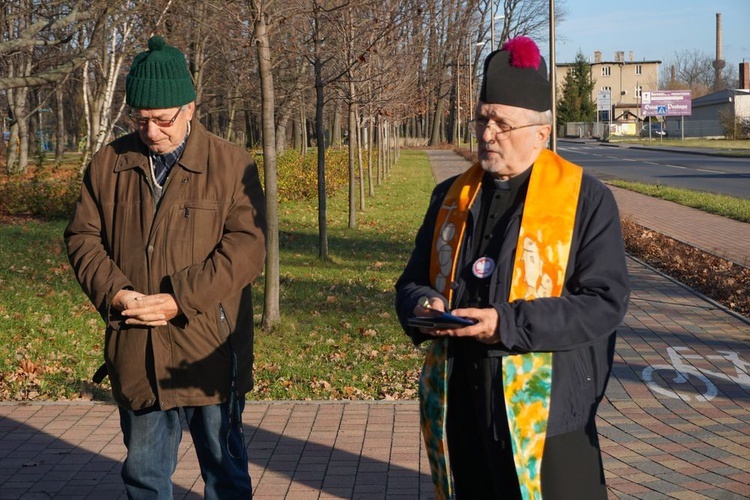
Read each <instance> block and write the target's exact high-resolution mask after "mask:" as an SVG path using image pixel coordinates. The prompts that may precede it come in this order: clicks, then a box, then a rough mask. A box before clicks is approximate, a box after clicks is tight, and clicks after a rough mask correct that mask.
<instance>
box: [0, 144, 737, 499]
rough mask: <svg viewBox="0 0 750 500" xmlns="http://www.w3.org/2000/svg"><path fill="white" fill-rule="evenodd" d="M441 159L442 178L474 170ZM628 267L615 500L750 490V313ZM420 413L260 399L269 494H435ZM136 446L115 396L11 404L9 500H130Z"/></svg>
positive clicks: (4, 495)
mask: <svg viewBox="0 0 750 500" xmlns="http://www.w3.org/2000/svg"><path fill="white" fill-rule="evenodd" d="M433 153H435V154H433ZM445 153H448V155H447V156H446V155H445ZM430 155H431V160H432V161H433V166H434V170H435V172H436V176H438V177H439V175H448V174H449V173H450V172H449V169H450V168H453V169H455V168H457V165H460V164H457V160H458V161H460V159H458V157H456V156H454V155H452V154H451V153H450V152H431V153H430ZM441 172H442V173H441ZM628 266H629V270H630V275H631V281H632V296H631V303H630V308H629V311H628V314H627V315H626V318H625V321H624V323H623V326H622V328H621V329H620V335H619V337H618V341H617V349H616V358H615V367H614V371H613V376H612V378H611V380H610V384H609V387H608V390H607V397H606V400H605V402H604V404H603V405H602V407H601V409H600V411H599V418H598V426H599V431H600V434H601V436H602V449H603V451H604V460H605V462H604V468H605V474H606V477H607V482H608V487H609V492H610V498H612V499H616V498H620V499H662V498H681V499H704V498H711V499H730V500H735V499H737V500H739V499H745V498H750V375H748V371H749V369H750V342H749V340H750V322H749V321H748V320H746V319H744V318H741V317H738V316H736V315H732V314H729V313H728V312H726V311H725V310H724V309H722V308H721V307H720V306H718V305H717V304H715V303H713V302H710V301H707V300H705V299H704V298H703V297H701V296H700V295H698V294H696V293H694V292H693V291H691V290H690V289H688V288H686V287H684V286H682V285H680V284H679V283H676V282H674V281H673V280H671V279H669V278H667V277H665V276H663V275H661V274H659V273H657V272H656V271H654V270H652V269H650V268H648V267H647V266H645V265H643V264H642V263H640V262H638V261H636V260H629V262H628ZM675 365H679V366H682V368H681V369H682V370H683V373H685V374H687V375H688V377H687V380H686V381H685V382H681V381H680V380H679V379H676V378H675V376H676V375H677V374H676V373H675V372H674V371H673V367H674V366H675ZM647 382H648V383H647ZM418 420H419V419H418V414H417V405H416V403H415V402H381V401H378V402H348V401H347V402H341V401H339V402H316V401H314V402H250V403H248V405H247V406H246V408H245V413H244V424H245V433H246V438H247V439H246V441H247V445H248V451H249V455H250V471H251V475H252V479H253V484H254V487H255V492H256V495H255V498H256V499H261V500H263V499H305V500H306V499H319V498H321V499H322V498H327V499H333V498H358V499H385V498H388V499H419V498H432V496H433V494H432V488H431V484H430V479H429V467H428V465H427V461H426V458H425V455H424V450H423V447H422V442H421V438H420V436H419V423H418ZM180 453H181V457H182V458H181V460H180V463H179V465H178V468H177V471H176V472H175V475H174V480H175V485H176V486H175V498H201V495H202V489H203V483H202V480H201V479H200V472H199V469H198V465H197V463H196V460H195V457H194V453H193V450H192V442H191V440H190V435H189V433H187V432H186V433H185V434H184V437H183V442H182V444H181V446H180ZM124 454H125V449H124V446H123V445H122V440H121V436H120V432H119V424H118V419H117V411H116V408H115V407H113V406H112V405H108V404H102V403H71V404H58V403H48V404H11V403H0V499H3V500H4V499H46V498H71V499H78V498H92V499H100V498H101V499H107V500H114V499H116V498H124V492H123V488H122V485H121V483H120V478H119V469H120V461H121V460H122V458H123V456H124Z"/></svg>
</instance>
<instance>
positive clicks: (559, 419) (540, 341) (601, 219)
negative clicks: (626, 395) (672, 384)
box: [396, 174, 629, 436]
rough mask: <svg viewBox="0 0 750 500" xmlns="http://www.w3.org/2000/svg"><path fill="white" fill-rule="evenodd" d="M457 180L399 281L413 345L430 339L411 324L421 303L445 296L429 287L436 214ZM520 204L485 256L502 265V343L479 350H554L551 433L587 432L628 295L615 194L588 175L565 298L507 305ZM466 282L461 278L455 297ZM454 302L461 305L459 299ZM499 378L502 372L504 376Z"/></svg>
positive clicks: (493, 353) (495, 297)
mask: <svg viewBox="0 0 750 500" xmlns="http://www.w3.org/2000/svg"><path fill="white" fill-rule="evenodd" d="M454 179H455V178H453V179H449V180H447V181H444V182H442V183H440V184H439V185H438V186H437V187H436V188H435V190H434V191H433V193H432V198H431V202H430V206H429V208H428V209H427V213H426V215H425V218H424V222H423V224H422V227H421V228H420V229H419V231H418V233H417V236H416V241H415V247H414V250H413V252H412V255H411V258H410V259H409V263H408V264H407V266H406V268H405V270H404V272H403V274H402V275H401V277H400V278H399V280H398V282H397V283H396V292H397V293H396V310H397V313H398V317H399V320H400V321H401V324H402V326H403V328H404V331H406V333H407V334H408V335H409V336H410V337H411V338H412V341H413V342H414V343H415V344H419V343H421V342H424V341H425V340H428V339H429V338H430V337H429V336H428V335H424V334H422V333H421V332H419V330H417V329H413V328H410V327H408V326H407V324H406V321H407V319H408V318H409V317H410V316H411V315H412V312H413V310H414V307H415V306H416V305H417V300H418V299H419V297H422V296H432V297H434V296H440V295H439V294H438V292H437V291H436V290H434V289H433V288H432V287H431V286H430V279H429V269H430V258H431V254H432V252H431V248H432V244H433V242H432V238H433V234H434V224H435V218H436V214H437V212H438V209H439V207H440V204H441V203H442V200H443V198H444V197H445V195H446V193H447V192H448V189H449V188H450V186H451V184H452V182H453V181H454ZM481 196H482V192H481V191H480V193H479V195H478V196H477V200H475V202H474V204H473V205H472V208H471V210H470V214H469V217H468V220H467V228H466V233H465V236H464V238H465V239H464V242H463V244H462V247H461V248H462V251H461V255H460V256H459V261H458V262H459V263H458V265H459V267H460V268H463V267H464V266H466V265H467V264H468V263H469V260H470V259H471V258H472V256H471V255H469V254H470V252H465V251H464V249H469V248H472V247H473V241H472V238H473V237H474V235H475V233H476V221H477V212H478V210H479V209H480V207H481V206H482V203H481ZM522 212H523V200H521V202H520V203H519V204H518V205H517V206H516V207H515V209H514V212H513V214H512V215H511V217H510V219H509V220H508V226H507V229H506V232H505V238H504V239H503V240H502V242H501V244H500V246H499V248H490V249H488V250H487V253H488V254H489V255H490V256H491V257H492V258H494V259H495V261H496V262H497V267H496V269H495V270H494V273H493V275H492V278H491V280H492V282H491V285H490V297H491V301H490V302H491V306H492V307H494V308H495V309H496V310H497V313H498V327H499V331H500V342H499V343H498V344H495V345H490V346H485V345H484V344H480V343H479V342H476V344H477V348H478V349H479V350H480V351H481V352H483V353H484V355H486V356H488V357H499V356H503V355H506V354H508V353H526V352H552V353H553V358H552V369H553V372H552V394H551V402H550V417H549V422H548V428H547V435H548V436H555V435H558V434H563V433H566V432H570V431H574V430H578V429H581V428H583V427H584V426H585V425H586V424H587V423H588V422H589V421H591V420H593V418H594V415H595V413H596V408H597V406H598V404H599V402H600V401H601V399H602V397H603V396H604V390H605V388H606V385H607V380H608V378H609V374H610V371H611V368H612V361H613V356H614V344H615V329H616V328H617V327H618V325H619V324H620V323H621V322H622V319H623V317H624V316H625V312H626V310H627V304H628V298H629V283H628V273H627V267H626V262H625V251H624V246H623V240H622V230H621V228H620V220H619V215H618V210H617V205H616V203H615V200H614V197H613V196H612V193H611V192H610V190H609V189H607V188H606V187H605V186H604V185H603V184H602V183H601V182H599V181H598V180H596V179H595V178H593V177H591V176H589V175H587V174H584V176H583V180H582V184H581V192H580V196H579V201H578V210H577V213H576V221H575V228H574V233H573V242H572V245H571V250H570V260H569V263H568V266H567V272H566V279H565V286H564V288H563V292H562V296H561V297H552V298H538V299H536V300H532V301H527V300H516V301H514V302H512V303H511V302H508V295H509V291H510V285H511V276H512V270H513V261H514V258H513V257H514V254H515V249H516V244H517V239H518V233H519V230H520V224H521V215H522ZM465 288H466V283H465V282H464V281H463V280H462V278H461V276H460V273H457V277H456V282H454V283H453V289H454V297H455V298H458V299H460V297H461V294H462V293H464V292H465ZM454 303H458V300H456V299H454ZM499 375H500V374H498V376H499Z"/></svg>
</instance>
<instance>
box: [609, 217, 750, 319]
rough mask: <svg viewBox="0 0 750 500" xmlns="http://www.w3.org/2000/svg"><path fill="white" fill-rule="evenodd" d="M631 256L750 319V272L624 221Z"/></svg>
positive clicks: (631, 222) (627, 220)
mask: <svg viewBox="0 0 750 500" xmlns="http://www.w3.org/2000/svg"><path fill="white" fill-rule="evenodd" d="M622 233H623V237H624V239H625V247H626V249H627V251H628V253H629V254H631V255H633V256H634V257H636V258H638V259H640V260H642V261H644V262H646V263H648V264H649V265H651V266H653V267H655V268H656V269H658V270H660V271H661V272H663V273H664V274H666V275H668V276H671V277H672V278H674V279H676V280H677V281H679V282H681V283H684V284H685V285H687V286H689V287H691V288H693V289H694V290H697V291H698V292H700V293H702V294H703V295H705V296H707V297H709V298H711V299H713V300H715V301H716V302H718V303H719V304H722V305H723V306H724V307H726V308H728V309H730V310H732V311H734V312H736V313H739V314H741V315H743V316H746V317H747V316H750V293H748V292H747V290H750V269H748V268H747V267H743V266H740V265H738V264H735V263H733V262H731V261H728V260H726V259H722V258H721V257H718V256H716V255H713V254H711V253H709V252H705V251H703V250H701V249H699V248H695V247H693V246H690V245H688V244H685V243H682V242H680V241H677V240H674V239H672V238H670V237H668V236H664V235H663V234H659V233H657V232H655V231H651V230H649V229H647V228H644V227H643V226H640V225H638V224H636V223H635V222H633V221H632V220H629V219H623V221H622Z"/></svg>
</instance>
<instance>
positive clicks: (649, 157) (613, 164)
mask: <svg viewBox="0 0 750 500" xmlns="http://www.w3.org/2000/svg"><path fill="white" fill-rule="evenodd" d="M557 153H558V154H560V155H561V156H562V157H563V158H565V159H567V160H569V161H572V162H573V163H576V164H578V165H581V166H582V167H584V169H586V170H587V171H589V172H590V173H592V174H594V175H596V176H597V177H599V178H601V179H605V180H607V179H622V180H628V181H638V182H644V183H647V184H661V185H664V186H671V187H678V188H685V189H691V190H698V191H708V192H712V193H720V194H726V195H731V196H736V197H740V198H746V199H750V158H730V157H721V156H707V155H698V154H690V153H680V152H674V151H659V150H644V149H636V148H628V147H609V146H604V145H601V144H599V143H597V142H587V143H579V142H566V141H560V142H558V144H557Z"/></svg>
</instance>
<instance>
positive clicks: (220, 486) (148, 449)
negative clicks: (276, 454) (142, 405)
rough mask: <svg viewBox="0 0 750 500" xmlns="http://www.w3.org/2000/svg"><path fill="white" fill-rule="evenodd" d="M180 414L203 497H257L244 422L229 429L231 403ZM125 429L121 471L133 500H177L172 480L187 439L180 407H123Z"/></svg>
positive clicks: (187, 409)
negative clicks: (195, 457) (179, 451)
mask: <svg viewBox="0 0 750 500" xmlns="http://www.w3.org/2000/svg"><path fill="white" fill-rule="evenodd" d="M237 406H239V408H237ZM244 407H245V401H244V399H243V398H238V401H237V402H236V404H235V411H237V410H239V414H241V413H242V410H243V409H244ZM181 410H183V412H184V414H185V420H186V421H187V424H188V427H189V429H190V434H191V435H192V437H193V443H194V445H195V452H196V454H197V455H198V462H199V463H200V467H201V476H202V477H203V481H204V483H205V485H206V487H205V490H204V495H205V496H204V498H206V499H207V500H211V499H217V500H218V499H221V500H224V499H234V498H236V499H249V498H252V495H253V493H252V491H253V490H252V484H251V481H250V474H249V472H248V467H247V450H246V449H245V440H244V436H243V434H242V422H241V420H240V419H239V418H235V419H232V421H231V425H230V415H229V403H222V404H218V405H212V406H190V407H183V408H181ZM120 427H121V428H122V434H123V439H124V441H125V446H126V447H127V449H128V454H127V457H126V458H125V463H124V464H123V466H122V472H121V475H122V479H123V481H124V483H125V489H126V490H127V494H128V498H132V499H135V500H142V499H143V500H145V499H159V500H172V498H173V496H172V479H171V478H172V474H173V473H174V471H175V468H176V467H177V449H178V447H179V445H180V440H181V439H182V423H181V422H180V408H173V409H171V410H167V411H161V410H159V409H158V408H154V409H147V410H139V411H131V410H125V409H123V408H120Z"/></svg>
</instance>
